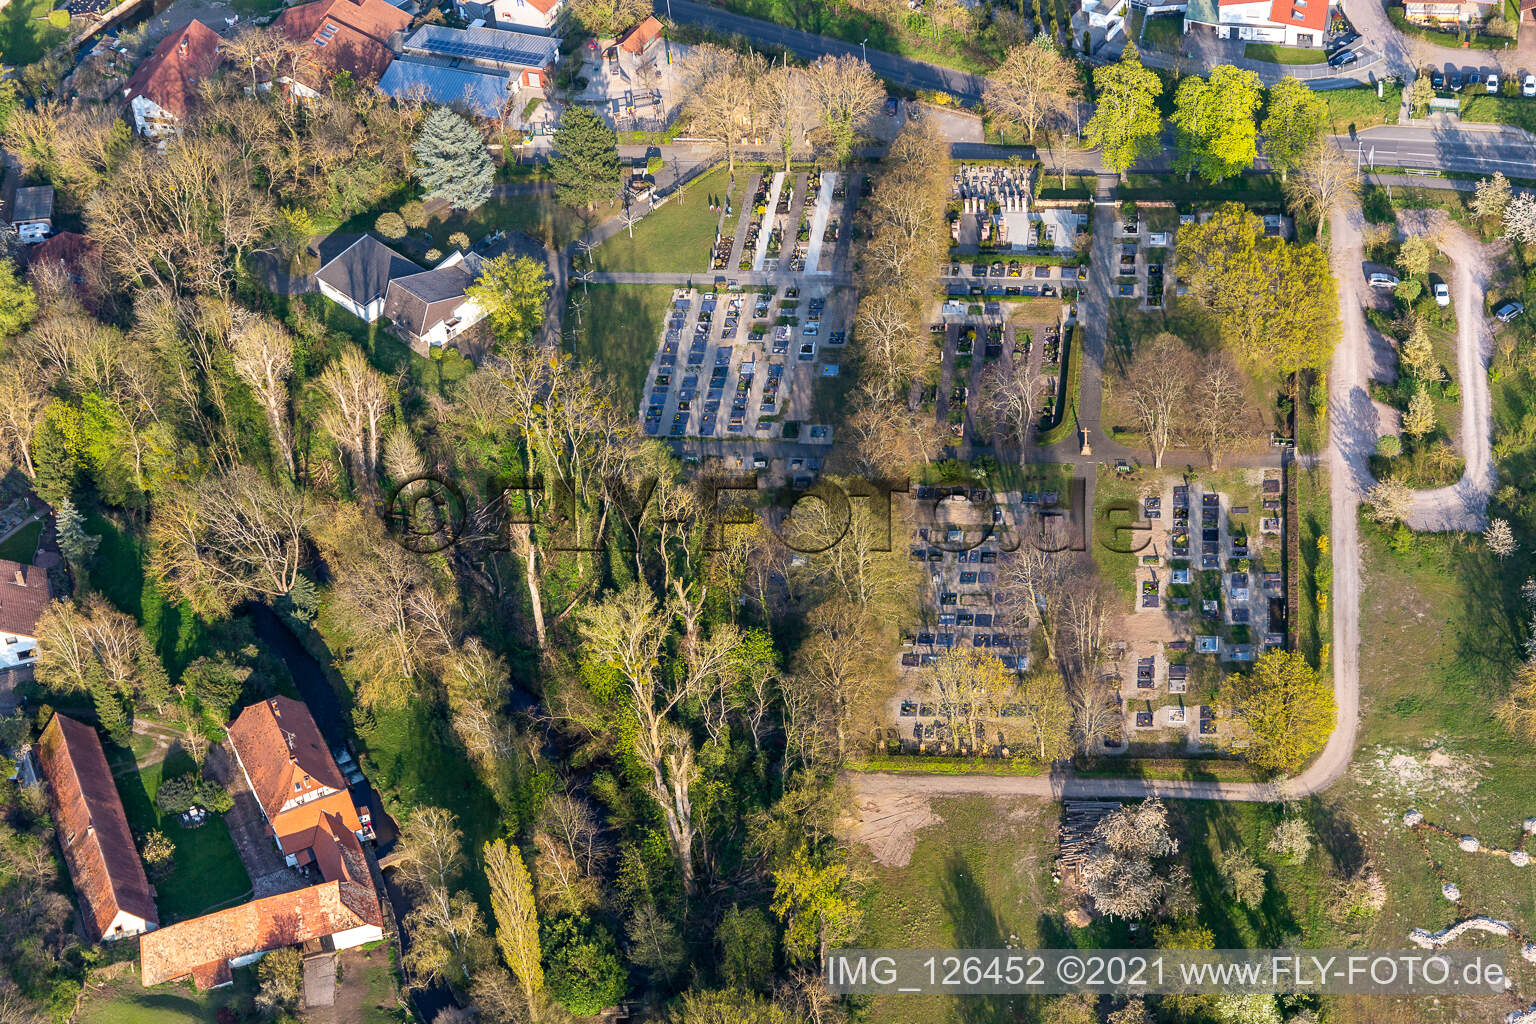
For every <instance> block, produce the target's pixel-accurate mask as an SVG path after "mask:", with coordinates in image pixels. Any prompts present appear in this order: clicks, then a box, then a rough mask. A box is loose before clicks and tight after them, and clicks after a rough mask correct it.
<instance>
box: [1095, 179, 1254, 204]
mask: <svg viewBox="0 0 1536 1024" xmlns="http://www.w3.org/2000/svg"><path fill="white" fill-rule="evenodd" d="M1118 195H1119V197H1120V198H1121V199H1122V200H1126V199H1161V200H1167V201H1170V202H1175V203H1226V202H1239V203H1246V204H1248V205H1249V206H1265V207H1269V206H1275V207H1278V206H1280V205H1281V204H1282V202H1283V198H1282V196H1281V194H1280V176H1279V175H1278V174H1240V175H1238V176H1237V177H1235V178H1228V179H1227V180H1226V181H1223V182H1221V183H1219V184H1216V185H1211V184H1209V183H1207V182H1204V181H1201V180H1200V179H1199V178H1192V179H1190V180H1189V181H1185V180H1184V175H1182V174H1131V175H1127V176H1126V183H1125V184H1124V185H1122V186H1120V190H1119V193H1118Z"/></svg>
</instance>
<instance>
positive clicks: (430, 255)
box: [425, 248, 443, 263]
mask: <svg viewBox="0 0 1536 1024" xmlns="http://www.w3.org/2000/svg"><path fill="white" fill-rule="evenodd" d="M425 258H426V261H427V262H428V263H437V262H438V261H439V260H441V259H442V258H443V250H441V249H437V248H433V249H428V250H427V252H426V257H425Z"/></svg>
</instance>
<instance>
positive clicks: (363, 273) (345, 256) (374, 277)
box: [315, 235, 421, 323]
mask: <svg viewBox="0 0 1536 1024" xmlns="http://www.w3.org/2000/svg"><path fill="white" fill-rule="evenodd" d="M419 273H421V268H420V267H418V266H417V265H416V264H414V263H412V262H411V261H410V260H408V259H406V258H405V257H404V256H401V255H400V254H399V253H397V252H395V250H393V249H391V248H390V247H389V246H387V245H385V244H384V243H383V242H381V241H379V240H378V239H377V238H374V237H373V236H372V235H363V236H362V237H361V238H359V239H357V241H355V242H353V243H352V244H351V245H349V246H347V247H346V248H345V249H343V250H342V251H341V252H340V254H338V255H337V256H336V257H335V258H334V259H332V260H330V261H329V262H327V263H326V264H325V265H324V266H322V267H321V268H320V269H319V270H318V271H317V272H316V273H315V283H316V284H317V285H318V286H319V288H320V294H322V295H324V296H325V297H326V298H328V299H330V300H331V301H332V302H335V303H336V304H337V305H339V306H340V307H341V308H342V309H345V310H346V311H347V312H349V313H351V314H352V315H353V316H355V317H357V318H358V319H360V320H365V321H367V322H368V323H373V322H374V321H375V320H377V319H378V318H379V317H381V316H383V315H384V295H385V293H386V292H387V291H388V290H389V282H390V281H391V280H393V279H394V278H397V277H405V276H407V275H409V274H419Z"/></svg>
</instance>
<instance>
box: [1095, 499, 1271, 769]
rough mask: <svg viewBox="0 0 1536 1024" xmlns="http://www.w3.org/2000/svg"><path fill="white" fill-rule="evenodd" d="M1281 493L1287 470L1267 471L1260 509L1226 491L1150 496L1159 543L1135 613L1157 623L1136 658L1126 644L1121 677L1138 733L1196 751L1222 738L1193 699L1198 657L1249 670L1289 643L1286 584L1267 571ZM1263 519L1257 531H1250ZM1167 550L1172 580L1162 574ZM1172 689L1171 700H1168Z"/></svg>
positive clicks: (1143, 560) (1145, 564)
mask: <svg viewBox="0 0 1536 1024" xmlns="http://www.w3.org/2000/svg"><path fill="white" fill-rule="evenodd" d="M1254 482H1255V481H1254V479H1253V477H1250V478H1249V484H1250V485H1251V484H1252V483H1254ZM1282 486H1283V485H1282V482H1281V480H1280V476H1279V471H1263V473H1262V481H1261V490H1260V494H1261V501H1262V502H1263V505H1262V507H1261V508H1259V509H1254V508H1252V507H1250V506H1249V505H1245V504H1232V503H1231V498H1230V496H1229V495H1228V494H1227V493H1223V492H1218V491H1214V490H1212V491H1207V490H1204V489H1203V488H1201V487H1200V486H1199V485H1198V484H1196V485H1191V484H1186V483H1173V484H1172V486H1171V488H1167V489H1165V490H1163V491H1162V493H1151V494H1143V495H1142V497H1141V499H1140V509H1139V511H1140V513H1141V515H1142V517H1143V518H1144V519H1145V520H1147V521H1148V523H1149V525H1150V526H1151V527H1152V529H1153V533H1152V536H1153V538H1154V543H1153V544H1152V551H1151V552H1150V553H1146V554H1143V555H1142V556H1141V557H1140V562H1139V565H1138V567H1137V572H1136V577H1137V592H1136V606H1137V607H1136V610H1137V612H1138V613H1145V614H1147V615H1149V616H1151V618H1149V619H1147V620H1146V627H1144V628H1143V629H1142V630H1140V631H1139V635H1140V636H1141V639H1140V640H1138V641H1137V642H1136V648H1135V650H1134V652H1127V650H1126V649H1125V647H1124V646H1123V645H1122V646H1121V647H1120V655H1121V658H1123V659H1124V660H1123V661H1122V662H1121V667H1120V668H1119V669H1118V670H1117V671H1116V672H1115V673H1114V675H1115V676H1116V677H1117V678H1119V679H1122V680H1125V682H1124V683H1123V684H1122V685H1123V686H1124V687H1125V689H1124V691H1123V692H1124V695H1125V697H1126V698H1128V700H1126V701H1124V702H1123V706H1125V709H1126V711H1127V714H1126V725H1128V726H1130V727H1132V729H1133V730H1134V731H1135V732H1144V731H1150V730H1160V729H1171V730H1174V731H1175V735H1177V734H1178V733H1181V732H1182V733H1183V734H1184V735H1185V736H1186V737H1187V739H1188V740H1189V742H1190V744H1191V747H1192V749H1193V748H1194V747H1197V746H1198V745H1199V741H1209V740H1212V739H1214V738H1215V736H1216V735H1217V730H1218V723H1217V715H1216V710H1215V708H1213V707H1211V706H1209V705H1196V706H1188V705H1186V704H1185V702H1184V695H1185V694H1187V693H1188V692H1189V689H1190V686H1191V676H1190V673H1191V670H1192V668H1194V667H1195V666H1196V663H1197V659H1198V658H1199V657H1200V656H1204V657H1206V658H1208V659H1210V663H1211V667H1212V669H1213V670H1217V669H1215V665H1216V664H1228V665H1232V666H1233V668H1235V669H1240V668H1241V667H1242V666H1243V665H1244V664H1246V663H1249V662H1252V661H1253V660H1254V658H1255V656H1256V652H1257V651H1259V650H1272V649H1276V648H1280V647H1283V646H1284V643H1285V632H1284V631H1285V621H1286V593H1285V579H1284V576H1283V574H1282V573H1281V572H1279V571H1277V570H1278V564H1276V565H1275V566H1274V567H1273V568H1271V567H1267V566H1266V565H1265V562H1264V558H1263V556H1264V555H1265V553H1266V551H1267V550H1269V545H1268V543H1267V541H1265V540H1264V538H1266V537H1268V536H1273V537H1275V539H1276V540H1280V539H1282V536H1281V535H1282V524H1283V518H1284V517H1283V513H1282V509H1281V491H1282ZM1250 493H1251V492H1250ZM1165 516H1166V517H1167V518H1166V519H1165V518H1164V517H1165ZM1255 519H1257V520H1258V523H1259V529H1258V530H1257V531H1254V530H1253V529H1252V527H1251V525H1250V524H1251V523H1252V522H1253V521H1254V520H1255ZM1164 523H1166V524H1167V525H1166V528H1165V527H1164V525H1163V524H1164ZM1162 551H1166V554H1167V556H1168V560H1167V563H1166V565H1167V572H1166V575H1165V574H1163V573H1162V572H1160V571H1159V567H1160V566H1162V565H1163V560H1162V558H1161V557H1160V554H1159V552H1162ZM1160 623H1166V630H1165V629H1164V627H1163V626H1161V625H1159V624H1160ZM1191 627H1193V628H1191ZM1148 628H1150V630H1151V632H1150V635H1149V633H1148V632H1147V629H1148ZM1218 671H1219V670H1218ZM1164 690H1166V694H1167V695H1168V697H1170V698H1173V700H1172V701H1163V700H1161V691H1164ZM1166 740H1167V737H1166V735H1165V736H1163V737H1162V739H1161V741H1162V742H1166ZM1105 747H1106V749H1108V750H1109V751H1111V752H1115V751H1116V750H1118V749H1121V748H1122V747H1123V744H1122V743H1121V742H1120V741H1119V740H1112V741H1106V743H1105Z"/></svg>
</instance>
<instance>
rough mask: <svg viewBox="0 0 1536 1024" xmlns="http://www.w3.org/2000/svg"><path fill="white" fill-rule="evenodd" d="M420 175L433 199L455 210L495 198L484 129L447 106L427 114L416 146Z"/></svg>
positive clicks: (468, 207)
mask: <svg viewBox="0 0 1536 1024" xmlns="http://www.w3.org/2000/svg"><path fill="white" fill-rule="evenodd" d="M412 152H414V153H415V154H416V161H417V167H416V177H417V179H418V180H420V182H421V185H422V188H424V189H425V190H426V194H427V196H428V197H429V198H434V199H444V200H447V202H448V204H449V205H450V206H452V207H453V208H454V209H455V210H473V209H475V208H476V207H479V206H483V205H485V201H486V200H488V199H490V198H491V183H492V180H493V179H494V178H495V171H494V170H493V169H492V167H491V154H490V153H489V152H487V151H486V148H485V137H484V136H482V135H481V134H480V130H479V129H478V128H476V127H475V126H474V125H472V124H470V123H469V122H468V121H466V120H464V119H463V118H462V117H460V116H459V115H458V114H455V113H454V112H453V111H451V110H449V109H448V108H447V107H438V108H437V109H436V110H433V111H432V113H430V114H428V115H427V119H426V121H425V122H424V123H423V124H422V126H421V136H420V137H419V138H417V140H416V145H415V146H413V147H412Z"/></svg>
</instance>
